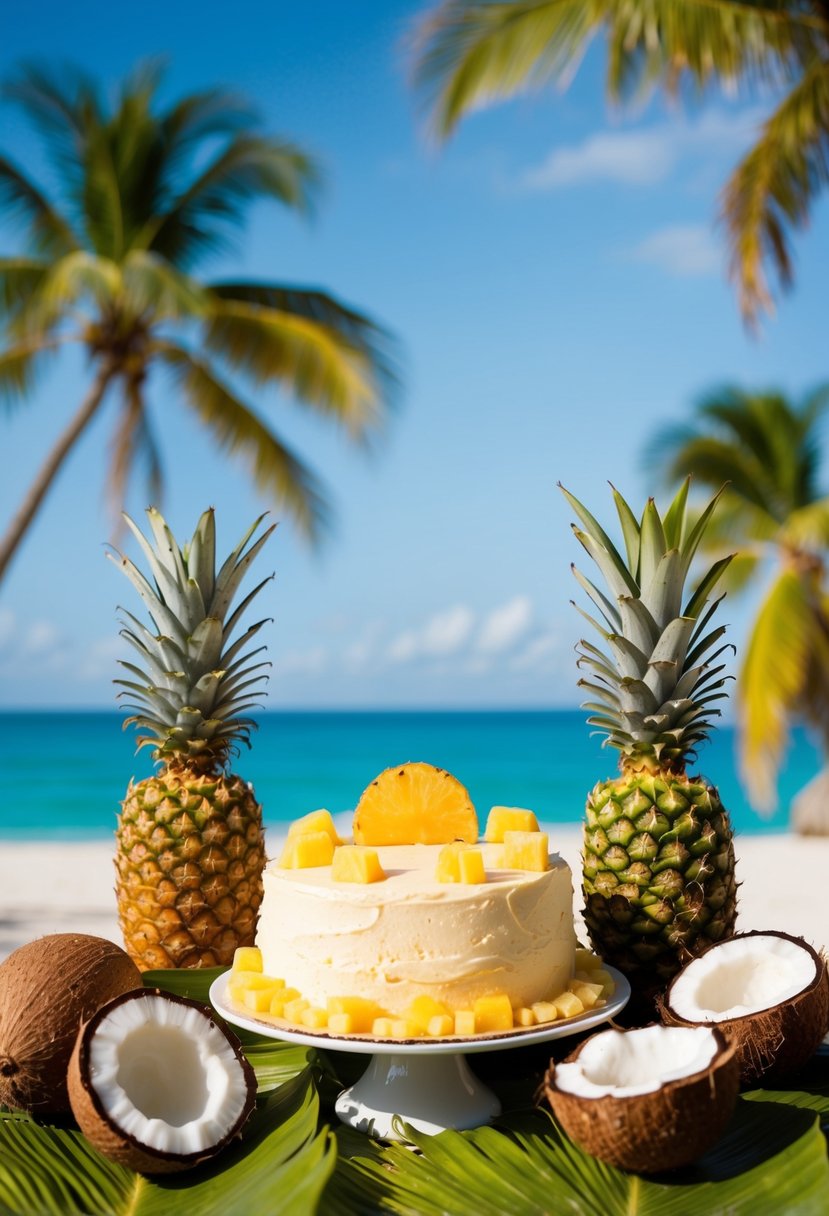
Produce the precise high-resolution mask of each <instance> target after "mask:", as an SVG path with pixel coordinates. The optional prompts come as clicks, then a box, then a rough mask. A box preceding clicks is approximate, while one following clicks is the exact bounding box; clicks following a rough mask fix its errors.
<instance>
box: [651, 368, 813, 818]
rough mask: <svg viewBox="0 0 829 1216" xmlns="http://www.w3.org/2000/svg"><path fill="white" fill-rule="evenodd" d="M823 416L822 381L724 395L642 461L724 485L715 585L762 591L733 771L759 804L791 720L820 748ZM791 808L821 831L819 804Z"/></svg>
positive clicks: (770, 786) (674, 476)
mask: <svg viewBox="0 0 829 1216" xmlns="http://www.w3.org/2000/svg"><path fill="white" fill-rule="evenodd" d="M827 409H829V385H824V386H822V387H820V388H818V389H815V390H814V391H812V392H811V393H809V394H808V395H806V396H805V397H804V399H803V400H802V401H800V402H799V403H797V404H793V403H791V402H789V401H787V400H786V398H785V397H784V396H782V395H781V394H779V393H771V392H769V393H757V394H753V393H746V392H743V391H742V390H740V389H738V388H724V389H721V390H720V391H718V392H714V393H711V394H710V395H708V396H707V397H705V398H704V399H703V400H702V401H701V402H700V403H699V405H698V407H697V410H696V419H695V421H694V422H693V423H692V424H690V425H687V426H674V427H669V428H666V429H665V430H664V431H662V432H661V433H660V434H657V435H656V437H655V438H654V440H653V443H652V444H651V447H650V449H649V451H648V453H647V455H646V462H647V465H648V467H649V468H654V467H657V468H660V467H661V468H663V469H664V475H665V478H666V481H668V482H669V483H670V482H676V481H680V480H682V479H683V478H685V477H687V476H689V475H691V476H692V477H693V478H694V482H695V484H698V485H700V484H701V485H703V486H706V487H709V488H713V489H717V488H719V487H720V486H722V485H723V483H727V485H726V489H725V491H724V492H723V495H722V498H721V500H720V507H719V509H718V512H717V516H716V518H715V520H714V521H713V523H712V527H711V529H709V532H708V534H707V536H706V543H707V544H708V545H709V549H713V550H715V551H716V549H718V548H719V549H721V550H722V551H723V553H724V552H726V551H727V550H728V549H729V548H731V547H736V548H738V549H739V553H738V556H737V557H736V558H735V559H734V561H733V562H732V564H731V566H730V567H729V571H728V573H727V575H726V578H725V580H724V581H725V582H728V580H729V578H730V580H731V588H732V589H733V590H739V589H742V588H744V587H749V586H752V587H754V588H755V589H756V590H757V591H758V592H759V591H760V590H761V589H762V598H761V600H760V605H759V607H758V609H757V613H756V616H755V618H754V621H753V623H752V625H751V628H750V631H749V638H748V642H747V644H746V650H745V655H744V657H743V660H742V668H741V671H740V673H739V675H738V678H737V704H738V710H739V715H740V732H741V747H740V750H741V767H742V771H743V776H744V779H745V782H746V785H747V787H748V789H749V792H750V794H751V796H752V798H753V799H754V801H755V802H756V803H757V805H759V806H770V805H772V804H773V801H774V791H775V788H776V783H777V774H778V771H779V768H780V763H781V760H782V757H783V753H784V750H785V746H786V742H787V738H788V730H789V726H790V724H791V723H792V722H794V721H796V720H800V721H803V722H805V723H808V725H809V726H811V727H812V728H813V729H814V730H815V732H816V733H817V735H818V737H819V739H820V741H821V743H822V745H823V748H824V751H825V752H827V753H829V596H827V590H826V562H825V555H826V548H827V545H829V496H827V495H826V494H825V493H824V492H823V490H822V488H821V485H820V482H819V474H820V445H819V427H820V424H821V421H822V419H823V416H824V415H825V413H826V412H827ZM826 780H829V775H827V777H824V778H823V779H822V781H826ZM813 793H814V791H813ZM802 797H803V796H802V795H801V799H802ZM799 810H800V814H799V819H800V823H799V826H800V827H801V828H803V829H804V830H806V829H808V830H813V831H815V830H820V831H823V832H829V800H827V799H826V798H825V797H824V798H822V801H821V806H820V807H818V806H817V805H816V803H815V801H814V798H809V797H806V799H805V800H803V801H801V802H800V806H799ZM821 812H822V813H821ZM797 818H798V816H796V820H797Z"/></svg>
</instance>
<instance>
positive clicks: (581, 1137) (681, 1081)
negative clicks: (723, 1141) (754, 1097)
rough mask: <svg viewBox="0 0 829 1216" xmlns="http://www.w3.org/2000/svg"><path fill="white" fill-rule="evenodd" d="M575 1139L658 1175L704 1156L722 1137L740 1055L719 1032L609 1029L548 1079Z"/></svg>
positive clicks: (602, 1155) (557, 1110) (603, 1157)
mask: <svg viewBox="0 0 829 1216" xmlns="http://www.w3.org/2000/svg"><path fill="white" fill-rule="evenodd" d="M545 1089H546V1093H547V1100H548V1101H549V1103H550V1106H551V1107H552V1109H553V1114H554V1115H555V1117H556V1119H557V1120H558V1122H559V1123H560V1124H561V1126H562V1127H563V1128H564V1130H565V1131H566V1132H567V1134H568V1136H570V1138H571V1139H572V1140H575V1142H576V1143H577V1144H579V1145H581V1147H582V1148H583V1149H584V1150H585V1152H588V1153H590V1155H591V1156H592V1157H598V1158H599V1160H600V1161H606V1162H607V1163H608V1164H609V1165H615V1166H617V1167H618V1168H619V1169H625V1170H633V1171H635V1172H636V1173H640V1174H655V1173H659V1172H661V1171H662V1170H672V1169H677V1168H678V1167H679V1166H681V1165H688V1164H689V1163H690V1162H691V1161H695V1160H696V1159H697V1157H700V1156H701V1155H702V1154H703V1153H704V1152H705V1150H706V1149H707V1148H710V1146H711V1145H712V1144H714V1143H715V1141H716V1140H718V1139H719V1137H720V1136H721V1135H722V1133H723V1131H724V1130H725V1128H726V1125H727V1124H728V1121H729V1119H730V1118H731V1116H732V1114H733V1112H734V1106H735V1103H736V1101H737V1092H738V1089H739V1065H738V1063H737V1057H736V1053H735V1049H734V1047H733V1046H731V1045H730V1044H729V1043H727V1042H726V1040H725V1038H724V1036H723V1035H722V1034H721V1033H720V1032H719V1030H714V1029H709V1028H706V1027H702V1026H700V1027H696V1028H693V1029H691V1028H685V1027H676V1026H660V1025H659V1024H655V1025H653V1026H642V1027H639V1028H637V1029H635V1030H614V1029H611V1030H603V1031H601V1032H600V1033H599V1034H594V1035H592V1036H591V1038H589V1039H586V1040H585V1041H584V1042H583V1043H581V1044H580V1045H579V1046H578V1047H577V1048H576V1050H575V1051H574V1052H572V1053H571V1054H570V1055H569V1056H568V1057H567V1059H566V1060H564V1061H563V1063H561V1064H557V1065H551V1067H550V1069H549V1071H548V1073H547V1076H546V1078H545Z"/></svg>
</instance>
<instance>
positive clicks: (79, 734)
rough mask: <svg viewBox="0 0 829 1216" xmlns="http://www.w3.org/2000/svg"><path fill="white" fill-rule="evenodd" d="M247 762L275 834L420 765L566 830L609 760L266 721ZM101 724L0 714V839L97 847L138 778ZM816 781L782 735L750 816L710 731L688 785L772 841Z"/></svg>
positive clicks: (732, 760) (476, 736)
mask: <svg viewBox="0 0 829 1216" xmlns="http://www.w3.org/2000/svg"><path fill="white" fill-rule="evenodd" d="M259 724H260V726H259V731H258V732H257V733H255V734H254V736H253V747H252V750H250V751H247V750H246V749H243V750H242V753H241V755H240V756H239V757H238V758H237V760H236V762H235V763H234V765H233V767H234V769H235V771H236V772H238V773H239V774H240V775H242V776H243V777H245V778H246V779H247V780H249V781H251V782H252V783H253V785H254V788H255V790H256V793H257V796H258V798H259V800H260V802H261V803H262V805H263V808H264V814H265V821H266V823H269V824H273V825H280V824H283V825H284V824H285V823H287V822H288V821H289V820H291V819H294V818H296V817H297V816H298V815H302V814H305V813H306V812H307V811H310V810H315V809H316V808H317V807H327V808H328V810H330V811H331V812H332V814H335V815H336V814H339V813H342V812H346V811H349V810H351V809H352V808H353V807H354V805H355V804H356V802H357V800H358V798H359V796H360V793H361V792H362V790H363V789H364V787H365V786H366V785H367V784H368V782H369V781H371V780H372V778H373V777H375V776H376V775H377V773H379V772H380V771H381V770H382V769H384V768H388V767H389V766H390V765H393V764H399V763H402V762H403V761H405V760H427V761H429V762H430V763H433V764H437V765H439V766H440V767H441V768H447V769H449V770H450V771H451V772H453V773H454V774H455V775H456V776H457V777H458V778H459V779H460V780H461V781H462V782H463V783H464V785H466V786H467V788H468V789H469V792H470V794H471V796H472V800H473V802H474V803H475V806H476V807H477V809H478V815H479V818H480V819H481V820H482V821H483V820H484V818H485V816H486V813H487V811H488V810H489V808H490V806H492V805H495V804H502V805H507V806H525V807H530V808H531V809H532V810H534V811H535V812H536V814H537V815H538V817H539V819H543V820H545V821H548V822H553V823H555V822H558V823H565V822H573V821H575V820H577V819H579V818H580V817H581V815H582V811H583V807H584V798H585V794H586V793H587V791H588V789H589V788H590V787H591V786H592V785H594V784H595V782H596V781H597V780H601V779H604V778H606V777H610V776H612V775H613V774H614V772H615V771H616V753H615V752H613V751H612V750H610V749H608V748H602V747H601V746H600V741H599V740H598V739H596V738H591V737H590V733H589V729H588V728H587V727H586V726H585V723H584V718H583V716H582V714H581V713H580V712H579V711H578V710H551V711H509V712H500V711H499V712H485V711H481V712H422V711H417V712H398V711H395V712H385V711H382V712H381V711H377V712H362V711H360V712H357V711H353V712H339V711H338V712H333V711H332V712H269V713H262V714H260V715H259ZM148 751H149V749H144V751H143V752H141V753H139V754H137V755H136V752H135V740H134V736H133V735H132V733H131V732H130V731H126V732H124V731H122V729H121V720H120V717H119V716H118V714H116V713H112V712H97V713H96V712H82V711H77V712H11V711H3V712H0V771H1V772H2V774H3V789H4V795H3V798H2V802H1V803H0V837H2V838H5V839H20V840H22V839H52V840H83V839H87V840H89V839H104V838H106V837H108V836H110V835H111V834H112V832H113V830H114V827H115V817H116V814H117V811H118V804H119V800H120V799H121V798H122V797H123V795H124V789H125V787H126V784H127V781H128V779H129V777H130V776H134V777H136V778H140V777H143V776H145V775H147V774H148V773H150V772H151V771H152V762H151V759H150V757H149V755H148ZM818 768H819V758H818V756H817V754H816V753H815V751H814V749H813V748H812V747H811V746H810V744H809V741H808V740H807V739H806V737H805V736H804V735H802V734H796V735H795V737H794V740H793V744H792V747H791V750H790V752H789V755H788V758H787V764H786V767H785V770H784V772H783V774H782V778H781V783H780V806H779V809H778V810H777V811H776V812H775V813H774V815H772V816H770V817H766V818H762V817H760V816H759V815H758V814H757V813H756V812H754V811H753V810H752V809H751V807H750V805H749V803H748V801H747V798H746V796H745V793H744V792H743V790H742V789H741V786H740V782H739V779H738V776H737V761H736V754H735V731H734V728H733V727H730V726H722V727H720V728H719V730H718V731H717V732H716V735H715V737H714V738H713V739H712V740H711V741H710V742H709V743H708V744H706V745H705V746H704V747H703V748H702V749H701V750H700V754H699V760H698V763H697V764H696V766H695V771H696V772H698V773H700V774H701V775H702V776H705V777H707V778H708V779H709V780H710V781H712V782H713V783H714V784H715V785H717V786H719V789H720V794H721V796H722V798H723V800H724V802H725V804H726V806H727V807H728V808H729V810H730V812H731V815H732V818H733V821H734V824H735V827H736V828H737V829H738V830H740V831H743V832H751V833H757V832H775V831H777V832H779V831H782V830H785V829H786V827H787V825H788V805H789V802H790V800H791V798H792V796H793V795H794V794H795V793H797V791H798V790H799V789H800V788H801V787H802V786H803V785H805V783H806V782H807V781H808V780H809V779H810V777H812V776H813V775H814V774H815V773H816V772H817V770H818Z"/></svg>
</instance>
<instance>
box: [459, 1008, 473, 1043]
mask: <svg viewBox="0 0 829 1216" xmlns="http://www.w3.org/2000/svg"><path fill="white" fill-rule="evenodd" d="M474 1033H475V1013H474V1010H472V1009H457V1010H456V1011H455V1034H456V1035H458V1036H459V1037H461V1038H464V1039H466V1038H468V1037H469V1036H470V1035H473V1034H474Z"/></svg>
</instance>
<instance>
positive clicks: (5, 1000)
mask: <svg viewBox="0 0 829 1216" xmlns="http://www.w3.org/2000/svg"><path fill="white" fill-rule="evenodd" d="M140 987H141V972H140V971H139V970H138V968H137V967H136V965H135V963H134V962H133V961H132V959H131V958H130V957H129V955H127V954H126V953H125V952H124V951H123V950H122V949H121V948H120V946H116V945H115V944H114V942H109V941H106V940H105V939H104V938H102V937H90V936H89V935H87V934H83V933H55V934H53V935H52V936H50V937H41V938H39V939H38V940H37V941H34V942H29V944H28V945H26V946H21V947H20V949H19V950H15V951H14V953H13V954H10V955H9V957H8V958H7V959H6V961H5V962H4V963H3V964H2V965H0V1103H3V1104H5V1105H6V1106H12V1107H16V1108H18V1109H21V1110H27V1111H30V1112H32V1113H33V1114H38V1115H48V1114H59V1113H61V1112H62V1111H67V1110H69V1094H68V1093H67V1089H66V1069H67V1067H68V1065H69V1057H70V1056H71V1055H72V1048H73V1047H74V1044H75V1039H76V1038H77V1037H78V1031H79V1029H80V1027H81V1025H82V1023H83V1022H85V1021H86V1020H87V1018H89V1017H90V1016H91V1015H92V1014H93V1013H94V1012H95V1010H96V1009H97V1008H98V1007H99V1006H100V1005H103V1004H104V1002H105V1001H108V1000H110V999H111V998H112V997H114V996H119V995H120V994H121V993H122V992H128V991H129V989H130V988H140Z"/></svg>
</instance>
